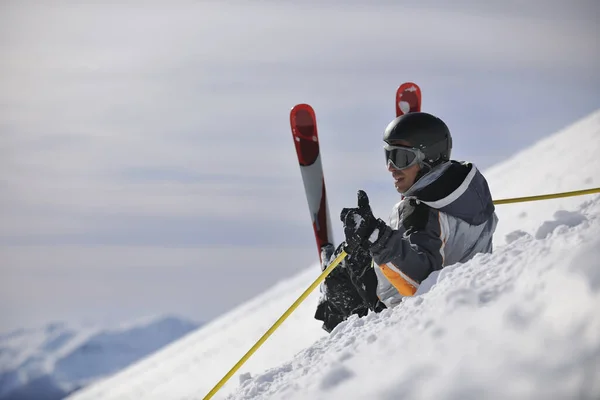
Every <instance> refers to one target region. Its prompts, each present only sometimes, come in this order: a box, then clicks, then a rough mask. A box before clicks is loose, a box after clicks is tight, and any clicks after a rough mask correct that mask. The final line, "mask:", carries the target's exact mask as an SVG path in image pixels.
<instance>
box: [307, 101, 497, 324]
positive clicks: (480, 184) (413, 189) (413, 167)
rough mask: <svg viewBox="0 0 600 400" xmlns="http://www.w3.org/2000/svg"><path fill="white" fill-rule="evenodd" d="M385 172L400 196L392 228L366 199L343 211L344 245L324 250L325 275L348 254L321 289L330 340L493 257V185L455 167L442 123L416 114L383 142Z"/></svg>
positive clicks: (396, 124) (469, 168)
mask: <svg viewBox="0 0 600 400" xmlns="http://www.w3.org/2000/svg"><path fill="white" fill-rule="evenodd" d="M383 140H384V142H385V145H384V152H385V159H386V163H387V169H388V171H389V172H391V174H392V177H393V179H394V185H395V187H396V190H397V191H398V192H399V193H400V194H401V195H402V200H401V201H400V202H399V203H397V204H396V205H395V206H394V208H393V211H392V214H391V216H390V220H389V225H388V224H386V223H385V222H384V221H383V220H381V219H378V218H376V217H375V216H374V215H373V213H372V211H371V207H370V206H369V198H368V196H367V194H366V193H365V192H364V191H362V190H359V191H358V206H357V207H355V208H344V209H343V210H342V212H341V214H340V219H341V221H342V223H343V227H344V235H345V241H344V242H343V243H342V244H341V245H340V246H339V247H338V248H337V249H336V250H335V251H334V246H333V245H332V244H326V245H324V246H323V247H322V248H321V259H322V264H323V265H322V268H323V269H325V268H326V267H327V265H329V263H330V262H331V261H332V260H333V259H334V258H335V257H336V256H337V255H338V254H339V252H340V251H341V250H342V249H345V250H346V251H347V253H348V256H346V258H345V259H344V261H342V263H341V264H340V265H338V267H337V268H335V269H334V270H333V271H332V272H331V273H330V274H329V275H328V276H327V278H326V279H325V281H324V282H323V284H322V285H321V292H322V295H321V299H320V301H319V304H318V306H317V311H316V313H315V318H316V319H318V320H321V321H323V328H324V329H325V330H326V331H328V332H331V330H332V329H333V328H334V327H335V326H337V325H338V324H339V323H340V322H342V321H344V320H345V319H347V318H348V317H349V316H350V315H353V314H357V315H358V316H364V315H366V314H367V313H368V312H369V310H371V311H374V312H380V311H381V310H383V309H385V308H388V307H393V306H395V305H397V304H399V303H400V302H401V300H402V298H403V297H404V296H412V295H414V294H415V293H416V291H417V289H418V287H419V285H420V283H421V282H422V281H423V280H424V279H425V278H427V277H428V276H429V275H430V274H431V273H432V272H433V271H437V270H440V269H442V268H444V267H445V266H447V265H452V264H455V263H458V262H465V261H467V260H469V259H471V258H472V257H474V256H475V254H477V253H491V252H492V236H493V233H494V231H495V229H496V225H497V222H498V218H497V216H496V213H495V208H494V204H493V203H492V197H491V195H490V190H489V188H488V184H487V181H486V180H485V178H484V177H483V175H482V174H481V173H480V172H479V171H478V170H477V168H476V167H475V166H474V165H473V164H471V163H467V162H459V161H455V160H451V159H450V154H451V150H452V136H451V135H450V131H449V129H448V127H447V125H446V124H445V123H444V122H443V121H442V120H441V119H440V118H438V117H435V116H434V115H431V114H428V113H424V112H412V113H408V114H405V115H403V116H400V117H398V118H396V119H394V120H393V121H392V122H391V123H390V124H389V125H388V126H387V128H386V130H385V133H384V135H383Z"/></svg>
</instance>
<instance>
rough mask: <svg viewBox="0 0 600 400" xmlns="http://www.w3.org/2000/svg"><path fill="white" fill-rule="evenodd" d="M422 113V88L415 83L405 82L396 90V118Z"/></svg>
mask: <svg viewBox="0 0 600 400" xmlns="http://www.w3.org/2000/svg"><path fill="white" fill-rule="evenodd" d="M420 111H421V88H420V87H419V85H417V84H416V83H413V82H405V83H403V84H402V85H400V86H398V89H397V90H396V117H399V116H401V115H404V114H407V113H409V112H420Z"/></svg>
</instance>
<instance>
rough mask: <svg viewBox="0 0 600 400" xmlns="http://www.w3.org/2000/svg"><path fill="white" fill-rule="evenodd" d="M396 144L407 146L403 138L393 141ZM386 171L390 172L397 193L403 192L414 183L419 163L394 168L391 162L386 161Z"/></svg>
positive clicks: (419, 168)
mask: <svg viewBox="0 0 600 400" xmlns="http://www.w3.org/2000/svg"><path fill="white" fill-rule="evenodd" d="M393 144H394V145H396V146H409V144H408V142H405V141H403V140H401V141H398V142H395V143H393ZM387 169H388V171H390V172H391V173H392V177H393V178H394V186H395V187H396V190H397V191H398V193H405V192H406V191H407V190H408V189H410V187H411V186H412V185H414V183H415V181H416V179H417V174H418V173H419V171H420V170H421V167H420V166H419V164H415V165H411V166H410V167H408V168H404V169H396V167H394V166H393V165H392V164H391V163H388V166H387Z"/></svg>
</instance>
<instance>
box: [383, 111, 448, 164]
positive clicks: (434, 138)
mask: <svg viewBox="0 0 600 400" xmlns="http://www.w3.org/2000/svg"><path fill="white" fill-rule="evenodd" d="M383 140H384V141H385V142H386V143H387V144H389V145H397V144H398V141H401V140H403V141H406V142H408V144H409V145H410V147H412V148H415V149H419V150H421V151H422V152H423V154H424V155H425V163H426V164H427V165H428V166H429V167H434V166H436V165H438V164H441V163H443V162H445V161H448V160H450V155H451V153H452V136H451V135H450V130H449V129H448V126H447V125H446V124H445V123H444V121H442V120H441V119H440V118H438V117H436V116H434V115H431V114H428V113H425V112H410V113H407V114H404V115H401V116H399V117H397V118H396V119H394V120H393V121H392V122H390V123H389V125H388V126H387V128H385V132H384V134H383Z"/></svg>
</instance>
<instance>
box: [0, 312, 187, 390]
mask: <svg viewBox="0 0 600 400" xmlns="http://www.w3.org/2000/svg"><path fill="white" fill-rule="evenodd" d="M197 328H198V324H196V323H193V322H190V321H187V320H184V319H181V318H177V317H171V316H164V317H160V318H158V317H155V318H149V319H144V320H139V321H135V322H133V323H131V324H128V325H121V326H119V327H115V328H112V329H98V328H97V327H91V326H74V325H68V324H65V323H52V324H48V325H46V326H44V327H42V328H39V329H21V330H18V331H14V332H10V333H6V334H2V335H0V399H2V400H5V399H15V400H16V399H38V400H43V399H47V400H50V399H60V398H63V397H64V396H65V395H66V394H68V393H70V392H72V391H74V390H76V389H79V388H81V387H83V386H85V385H87V384H89V383H91V382H93V381H95V380H98V379H101V378H104V377H107V376H109V375H111V374H113V373H115V372H117V371H118V370H120V369H122V368H124V367H126V366H128V365H130V364H132V363H133V362H136V361H138V360H140V359H141V358H143V357H145V356H146V355H148V354H151V353H153V352H155V351H156V350H158V349H159V348H161V347H163V346H164V345H165V344H167V343H169V342H172V341H173V340H176V339H179V338H181V337H182V336H184V335H185V334H187V333H189V332H190V331H193V330H195V329H197Z"/></svg>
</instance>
